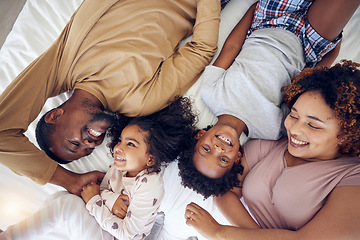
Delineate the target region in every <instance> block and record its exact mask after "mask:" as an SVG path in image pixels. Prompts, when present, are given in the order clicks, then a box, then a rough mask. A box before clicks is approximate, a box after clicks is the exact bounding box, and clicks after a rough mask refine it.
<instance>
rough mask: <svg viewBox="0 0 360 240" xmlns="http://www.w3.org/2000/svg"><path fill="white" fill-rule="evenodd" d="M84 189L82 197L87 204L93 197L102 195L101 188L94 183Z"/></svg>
mask: <svg viewBox="0 0 360 240" xmlns="http://www.w3.org/2000/svg"><path fill="white" fill-rule="evenodd" d="M82 189H83V190H82V192H81V197H82V199H83V200H84V202H85V203H88V201H89V200H90V199H91V198H92V197H93V196H95V195H99V194H100V186H99V185H97V184H96V183H94V182H92V183H90V184H88V185H86V186H84V187H83V188H82Z"/></svg>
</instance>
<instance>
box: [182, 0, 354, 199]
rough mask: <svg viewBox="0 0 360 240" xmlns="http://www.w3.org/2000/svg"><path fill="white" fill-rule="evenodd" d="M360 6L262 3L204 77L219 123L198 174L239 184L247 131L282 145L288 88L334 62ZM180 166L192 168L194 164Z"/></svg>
mask: <svg viewBox="0 0 360 240" xmlns="http://www.w3.org/2000/svg"><path fill="white" fill-rule="evenodd" d="M359 4H360V1H359V0H349V1H346V4H344V3H343V2H342V1H338V0H316V1H307V0H289V1H274V0H259V1H258V3H257V4H256V5H253V6H252V7H251V8H250V9H249V11H248V12H247V13H246V14H245V16H244V18H243V19H242V20H240V22H239V23H238V24H237V25H236V26H235V28H234V29H233V31H232V32H231V33H230V35H229V37H228V38H227V40H226V42H225V44H224V47H223V48H222V50H221V53H220V55H219V57H218V58H217V59H216V61H215V62H214V63H213V65H212V66H208V67H206V70H205V72H204V74H203V79H202V86H201V97H202V99H203V100H204V102H205V104H206V105H207V106H208V107H209V109H210V110H211V111H212V112H213V113H214V114H215V115H216V116H217V117H218V121H217V123H216V124H215V125H214V126H213V127H212V128H211V129H210V130H209V131H207V132H206V133H205V134H203V135H202V136H201V137H199V139H198V141H197V142H196V145H195V147H194V152H193V156H191V157H192V158H193V162H194V164H195V166H196V168H197V170H199V171H200V172H201V173H202V174H203V175H205V176H206V177H208V178H211V179H215V178H216V179H217V182H219V181H218V180H219V179H221V181H222V183H221V184H222V185H225V184H226V185H228V186H229V187H234V186H236V184H237V183H236V182H234V179H236V178H234V176H236V174H238V173H239V172H241V168H240V167H238V171H235V170H236V169H233V168H232V167H233V166H235V165H236V163H237V162H239V159H240V158H239V156H240V155H241V154H240V152H239V147H240V143H239V138H240V136H241V134H242V133H243V132H244V133H246V134H247V136H248V137H249V138H261V139H270V140H277V139H279V138H280V137H281V136H282V135H283V134H284V133H285V131H284V128H283V120H284V118H285V116H286V115H287V113H288V110H289V109H288V108H287V107H286V106H285V104H282V99H283V94H282V93H281V87H282V86H285V85H287V84H290V82H291V77H292V76H294V75H295V74H298V73H299V72H300V71H301V70H302V69H303V68H304V67H305V66H308V67H313V66H314V65H315V64H323V65H326V66H329V65H330V64H331V63H332V62H333V60H334V57H336V56H337V51H338V48H335V46H338V43H339V41H340V40H341V31H342V29H343V28H344V26H345V25H346V23H347V22H348V20H349V19H350V17H351V16H352V15H353V13H354V12H355V10H356V9H357V8H358V6H359ZM254 9H255V13H254ZM253 13H254V14H253ZM250 25H251V27H250V31H249V35H248V36H247V38H246V40H244V39H245V37H246V30H247V29H249V26H250ZM243 43H244V44H243ZM240 49H241V50H240ZM331 49H333V51H331V52H330V50H331ZM325 54H326V55H325ZM203 163H204V164H203ZM209 163H212V166H210V165H209ZM204 165H206V166H207V167H206V168H203V167H204ZM180 168H182V169H185V170H184V171H188V170H186V165H183V166H181V167H180ZM182 178H183V183H184V185H185V186H189V187H193V185H194V183H195V181H194V180H193V179H194V178H193V176H186V175H185V174H182ZM211 179H209V181H207V180H206V179H205V178H204V179H202V180H199V182H205V181H207V182H208V183H206V184H205V183H204V185H206V186H207V187H211V186H214V184H213V182H211ZM210 182H211V183H210ZM230 183H231V184H230ZM215 184H216V183H215ZM229 184H230V185H231V186H230V185H229ZM228 189H229V188H225V189H224V191H223V192H222V193H224V192H226V191H227V190H228ZM195 190H204V188H202V187H199V189H195ZM210 191H211V190H210Z"/></svg>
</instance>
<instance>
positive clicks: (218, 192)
mask: <svg viewBox="0 0 360 240" xmlns="http://www.w3.org/2000/svg"><path fill="white" fill-rule="evenodd" d="M209 127H210V126H208V128H207V129H209ZM207 129H206V130H207ZM197 132H198V130H197V131H196V132H194V134H193V137H192V138H191V141H189V142H188V143H189V144H190V145H189V147H187V148H186V149H185V150H184V151H183V152H182V153H181V154H180V156H179V161H178V167H179V176H180V177H181V184H182V185H183V186H184V187H188V188H190V189H192V190H194V191H195V192H197V193H199V194H201V195H202V196H204V198H208V197H210V196H222V195H224V194H225V193H226V192H228V191H229V190H230V189H232V188H233V187H239V186H240V180H239V179H238V175H239V174H242V173H243V171H244V167H243V166H242V164H241V162H240V161H239V163H234V165H233V166H232V168H231V169H230V170H229V171H227V172H226V173H225V174H224V175H223V176H222V177H220V178H209V177H207V176H205V175H203V174H202V173H201V172H199V171H198V170H197V169H196V167H195V165H194V163H193V156H194V151H195V145H196V142H197V140H196V139H195V138H194V136H195V135H196V133H197ZM240 152H242V149H240Z"/></svg>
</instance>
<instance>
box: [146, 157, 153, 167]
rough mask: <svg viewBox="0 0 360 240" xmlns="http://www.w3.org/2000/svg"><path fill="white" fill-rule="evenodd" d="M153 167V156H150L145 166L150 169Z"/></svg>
mask: <svg viewBox="0 0 360 240" xmlns="http://www.w3.org/2000/svg"><path fill="white" fill-rule="evenodd" d="M154 165H155V158H154V156H153V155H150V158H149V160H148V161H147V162H146V166H148V167H151V166H154Z"/></svg>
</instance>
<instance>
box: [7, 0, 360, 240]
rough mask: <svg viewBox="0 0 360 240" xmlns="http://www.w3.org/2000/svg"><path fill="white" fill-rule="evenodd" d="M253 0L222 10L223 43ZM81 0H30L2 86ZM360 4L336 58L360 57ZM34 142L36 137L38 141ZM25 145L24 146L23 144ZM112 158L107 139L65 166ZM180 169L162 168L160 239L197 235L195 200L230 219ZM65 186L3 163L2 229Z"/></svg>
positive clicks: (206, 115) (203, 122)
mask: <svg viewBox="0 0 360 240" xmlns="http://www.w3.org/2000/svg"><path fill="white" fill-rule="evenodd" d="M253 2H254V0H246V1H244V0H232V1H231V2H230V3H229V4H228V5H227V7H226V8H225V9H224V10H223V11H222V15H221V17H222V21H221V25H220V37H219V46H222V44H223V42H224V41H225V39H226V37H227V35H228V34H229V32H230V31H231V29H232V28H233V27H234V25H235V24H236V23H237V22H238V20H239V19H240V18H241V17H242V15H243V14H244V13H245V11H246V9H247V7H248V6H250V5H251V3H253ZM80 3H81V0H28V1H27V2H26V4H25V6H24V8H23V10H22V11H21V12H20V14H19V16H18V18H17V20H16V22H15V24H14V27H13V29H12V31H11V32H10V34H9V35H8V37H7V39H6V41H5V43H4V45H3V47H2V48H1V50H0V92H2V91H3V90H4V89H5V88H6V86H7V85H8V84H9V83H10V82H11V81H12V80H13V79H14V78H15V77H16V76H17V75H18V74H19V73H20V72H21V71H22V70H23V69H24V68H25V67H26V66H27V65H28V64H29V63H30V62H31V61H32V60H34V59H35V58H36V57H37V56H39V55H40V54H41V53H42V52H43V51H45V50H46V49H47V48H48V47H49V46H50V45H51V44H52V42H53V41H54V40H55V39H56V38H57V36H58V35H59V34H60V32H61V30H62V29H63V27H64V26H65V24H66V23H67V21H68V20H69V18H70V17H71V15H72V13H73V12H74V11H75V10H76V8H77V7H78V6H79V5H80ZM359 25H360V9H358V10H357V12H356V13H355V15H354V16H353V18H352V19H351V20H350V22H349V23H348V25H347V26H346V28H345V29H344V37H343V42H342V46H341V51H340V54H339V57H338V58H337V60H336V62H339V60H340V59H343V58H346V59H350V60H354V61H357V62H360V41H359V40H358V39H359V38H360V28H359ZM200 81H201V77H200V79H199V81H198V82H197V83H196V84H195V85H194V86H193V87H192V88H191V89H190V90H189V91H188V92H187V93H186V95H188V96H190V97H191V98H192V99H193V100H194V105H195V108H196V110H197V111H199V112H200V117H199V123H198V126H199V127H205V126H207V125H208V124H213V123H215V121H216V118H215V117H214V115H213V114H212V113H211V112H210V111H209V110H208V109H207V107H206V106H205V105H204V103H203V102H202V101H201V99H200V96H199V94H198V90H199V84H200ZM69 94H71V93H66V94H62V95H60V96H57V97H55V98H52V99H49V100H48V101H47V102H46V105H45V106H44V109H43V111H42V112H43V113H45V112H46V111H47V110H50V109H51V108H52V107H55V106H58V105H59V104H60V103H62V102H63V101H64V100H66V99H67V98H68V96H69ZM24 97H26V96H24ZM36 122H37V120H35V121H34V123H32V124H31V125H30V126H29V129H28V131H27V132H26V133H25V134H26V136H28V138H29V139H30V140H31V141H32V142H34V143H35V142H36V141H35V136H34V129H35V123H36ZM35 144H36V143H35ZM19 147H21V146H19ZM111 162H112V159H111V158H110V157H109V154H108V150H107V149H106V147H105V145H104V144H103V145H102V146H100V147H97V148H96V150H95V151H94V152H93V154H92V155H90V156H88V157H86V158H84V159H81V160H79V161H77V162H74V163H71V164H69V165H67V166H66V167H67V168H69V169H71V170H72V171H75V172H86V171H90V170H100V171H106V169H107V168H108V166H109V164H110V163H111ZM177 173H178V169H177V165H176V164H175V163H173V164H171V165H170V166H169V167H168V168H167V169H166V170H165V171H164V180H165V191H166V192H165V199H164V201H163V204H162V207H161V209H162V210H163V211H164V212H165V214H166V217H165V224H164V228H163V231H162V233H161V236H160V237H159V239H186V238H187V237H189V236H194V235H196V236H198V237H199V239H203V238H202V237H201V236H200V235H199V234H197V232H196V231H195V230H193V229H192V228H190V227H188V226H186V224H185V220H184V217H183V216H184V209H185V206H186V204H188V203H190V202H191V201H194V202H197V203H199V204H200V205H202V206H203V207H205V208H206V209H208V210H209V211H210V212H211V213H212V214H214V216H215V218H216V219H217V220H219V221H221V222H223V223H226V220H225V219H224V218H223V217H222V216H221V214H220V213H219V212H218V211H217V209H216V208H215V207H214V206H213V203H212V199H211V198H209V199H207V200H206V201H203V198H202V197H201V196H200V195H198V194H196V193H194V192H193V191H191V190H189V189H184V188H183V187H182V186H181V185H180V178H179V176H178V174H177ZM60 190H63V189H62V188H61V187H58V186H54V185H51V184H47V185H45V186H40V185H37V184H35V183H34V182H32V181H31V180H29V179H28V178H26V177H21V176H18V175H16V174H15V173H13V172H12V171H10V170H9V169H7V168H6V167H5V166H3V165H1V164H0V229H6V228H7V227H8V226H9V225H11V224H15V223H17V222H19V221H20V220H22V219H23V218H25V217H27V216H29V215H30V214H33V213H34V212H35V211H37V210H38V209H39V208H41V206H42V204H43V202H44V201H45V199H46V198H47V197H48V196H49V195H50V194H53V193H54V192H56V191H60ZM43 239H66V236H65V235H64V232H63V231H61V229H58V230H57V231H56V232H55V233H53V234H51V235H48V236H46V237H44V238H43Z"/></svg>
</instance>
